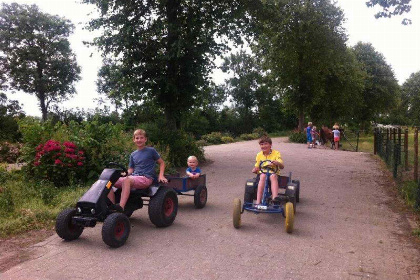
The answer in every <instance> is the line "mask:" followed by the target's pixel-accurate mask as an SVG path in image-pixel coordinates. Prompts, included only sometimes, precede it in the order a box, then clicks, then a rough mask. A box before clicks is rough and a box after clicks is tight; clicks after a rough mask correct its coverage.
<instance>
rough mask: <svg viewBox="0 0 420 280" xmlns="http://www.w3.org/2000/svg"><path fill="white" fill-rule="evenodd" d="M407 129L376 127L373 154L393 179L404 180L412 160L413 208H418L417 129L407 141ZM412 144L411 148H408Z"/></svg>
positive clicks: (419, 188) (419, 197)
mask: <svg viewBox="0 0 420 280" xmlns="http://www.w3.org/2000/svg"><path fill="white" fill-rule="evenodd" d="M408 132H409V129H408V127H400V126H377V127H375V130H374V151H373V153H374V154H377V155H379V156H380V157H381V158H382V159H383V160H384V161H385V163H386V164H387V165H388V167H389V168H390V169H391V170H392V174H393V176H394V178H398V179H404V178H403V176H404V174H407V172H409V170H410V160H409V158H410V156H411V158H413V162H412V166H413V179H414V182H416V183H417V194H416V202H415V207H416V208H420V182H419V176H418V132H419V131H418V128H417V127H416V128H415V129H414V139H413V141H412V142H411V141H409V133H408ZM409 142H411V143H412V147H410V146H409Z"/></svg>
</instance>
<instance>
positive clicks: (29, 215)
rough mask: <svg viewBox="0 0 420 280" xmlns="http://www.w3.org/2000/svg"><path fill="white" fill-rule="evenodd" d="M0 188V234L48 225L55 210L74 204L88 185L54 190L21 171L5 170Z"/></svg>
mask: <svg viewBox="0 0 420 280" xmlns="http://www.w3.org/2000/svg"><path fill="white" fill-rule="evenodd" d="M0 176H2V177H3V178H5V180H4V183H3V184H2V185H1V189H0V237H7V236H11V235H16V234H18V233H22V232H26V231H29V230H33V229H41V228H52V226H53V225H54V223H55V218H56V217H57V215H58V213H59V212H60V211H61V210H62V209H64V208H67V207H70V206H74V205H75V203H76V202H77V200H78V199H79V198H80V197H81V196H82V194H83V193H84V192H85V191H86V190H87V189H88V187H81V186H72V187H68V188H62V189H57V188H55V187H54V186H53V185H52V184H51V183H49V182H45V181H44V182H35V181H32V180H28V179H25V176H24V174H23V172H22V171H12V172H7V171H5V169H4V168H1V167H0Z"/></svg>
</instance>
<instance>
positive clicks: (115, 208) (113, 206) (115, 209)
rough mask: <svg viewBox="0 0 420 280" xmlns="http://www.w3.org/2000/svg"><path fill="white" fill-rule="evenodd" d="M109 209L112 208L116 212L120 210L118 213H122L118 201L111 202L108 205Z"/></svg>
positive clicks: (122, 210)
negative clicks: (115, 202)
mask: <svg viewBox="0 0 420 280" xmlns="http://www.w3.org/2000/svg"><path fill="white" fill-rule="evenodd" d="M109 209H111V210H114V211H116V212H120V213H123V212H124V209H123V208H122V207H121V206H120V204H119V203H117V204H111V205H110V206H109Z"/></svg>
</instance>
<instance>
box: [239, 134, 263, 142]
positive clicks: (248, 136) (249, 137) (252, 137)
mask: <svg viewBox="0 0 420 280" xmlns="http://www.w3.org/2000/svg"><path fill="white" fill-rule="evenodd" d="M239 138H240V139H242V140H255V139H258V138H260V136H259V134H258V133H244V134H241V135H240V136H239Z"/></svg>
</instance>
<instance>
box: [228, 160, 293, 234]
mask: <svg viewBox="0 0 420 280" xmlns="http://www.w3.org/2000/svg"><path fill="white" fill-rule="evenodd" d="M259 168H260V171H261V173H264V174H266V175H267V176H266V179H265V185H264V191H263V197H262V200H261V204H259V205H256V204H255V203H254V200H255V199H256V198H257V189H258V182H259V175H258V176H257V177H255V178H253V179H249V180H247V182H246V185H245V194H244V203H243V205H242V206H241V200H240V199H239V198H235V199H234V201H233V226H234V227H235V228H240V227H241V214H243V213H244V212H245V210H246V211H250V212H253V213H255V214H259V213H269V214H276V213H280V214H282V215H283V217H285V218H286V219H285V226H286V232H287V233H291V232H292V231H293V223H294V217H295V213H296V203H297V202H299V195H300V182H299V180H292V173H289V176H279V177H278V182H279V196H278V199H273V198H272V194H271V183H270V178H269V175H270V174H272V173H276V172H277V171H278V166H273V165H271V161H270V160H264V161H261V163H260V166H259Z"/></svg>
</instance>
